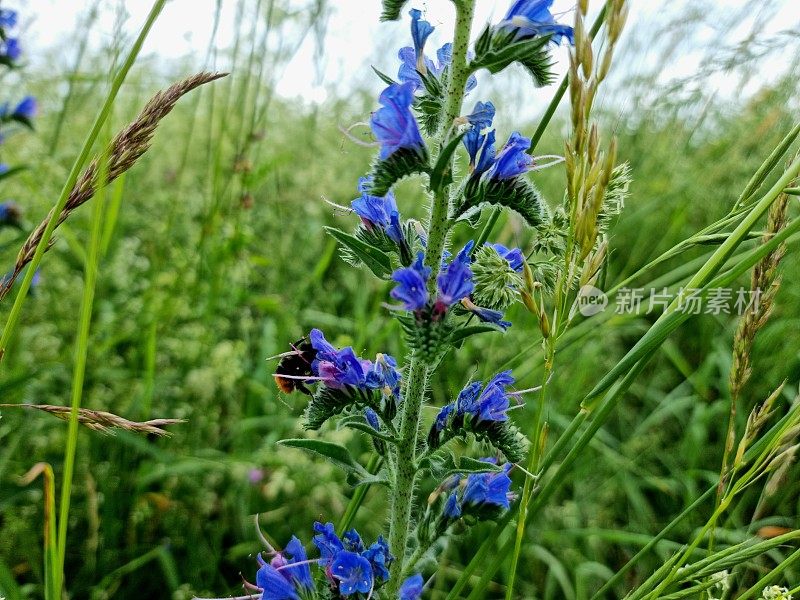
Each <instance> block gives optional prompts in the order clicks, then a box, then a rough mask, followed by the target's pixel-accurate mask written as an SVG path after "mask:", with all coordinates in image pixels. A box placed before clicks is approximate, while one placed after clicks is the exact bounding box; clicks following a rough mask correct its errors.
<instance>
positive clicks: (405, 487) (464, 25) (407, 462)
mask: <svg viewBox="0 0 800 600" xmlns="http://www.w3.org/2000/svg"><path fill="white" fill-rule="evenodd" d="M474 4H475V0H457V1H456V2H455V5H456V25H455V34H454V36H453V59H452V63H451V65H450V80H449V82H448V86H447V98H446V101H445V108H444V114H443V117H442V118H443V121H442V127H441V130H440V132H439V135H438V136H437V137H438V139H437V140H436V141H437V143H438V146H439V147H442V146H443V145H444V144H445V143H446V141H447V137H448V135H449V134H450V131H451V126H452V124H453V120H454V119H455V118H456V117H458V116H459V114H460V112H461V105H462V103H463V101H464V88H465V86H466V84H467V78H468V77H469V67H468V66H467V50H468V47H469V38H470V30H471V27H472V16H473V12H474ZM449 198H450V197H449V190H448V188H447V187H444V188H442V189H439V190H436V192H435V194H434V199H433V203H432V205H431V211H430V216H429V223H428V245H427V250H426V252H425V264H426V265H427V266H429V267H430V268H431V278H430V280H429V285H430V288H431V291H432V292H433V291H435V286H436V277H437V275H438V273H439V269H440V266H441V263H442V254H443V252H444V245H445V241H446V239H447V232H448V229H449V222H448V219H447V212H448V209H449ZM423 360H424V359H423V358H422V357H421V356H420V355H419V354H418V353H416V352H415V353H414V354H412V356H411V362H410V365H409V373H408V383H407V387H406V393H405V399H404V401H403V409H402V415H401V421H400V439H399V443H398V445H397V449H396V451H395V452H396V454H395V461H394V463H395V473H394V486H393V488H392V491H391V494H390V516H389V547H390V548H391V552H392V554H394V556H395V561H394V563H393V564H392V577H391V579H390V580H389V593H388V597H390V598H394V597H396V596H397V591H398V589H399V587H400V584H401V575H402V573H403V571H404V569H405V564H406V560H405V558H406V548H407V543H408V534H409V531H410V530H411V528H412V527H413V523H412V521H411V509H412V506H413V499H414V484H415V480H416V475H417V473H416V470H415V467H414V464H415V459H416V456H415V455H416V446H417V434H418V430H419V420H420V410H421V408H422V402H423V399H424V396H425V389H426V388H427V385H428V378H429V377H430V375H431V372H432V371H433V369H428V366H427V365H426V364H425V363H424V362H423Z"/></svg>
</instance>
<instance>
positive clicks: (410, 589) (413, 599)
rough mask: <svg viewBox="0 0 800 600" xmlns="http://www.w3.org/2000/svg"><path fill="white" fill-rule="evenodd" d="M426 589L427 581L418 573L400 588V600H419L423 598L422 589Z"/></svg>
mask: <svg viewBox="0 0 800 600" xmlns="http://www.w3.org/2000/svg"><path fill="white" fill-rule="evenodd" d="M423 587H425V580H424V579H422V575H420V574H419V573H417V574H416V575H412V576H411V577H409V578H408V579H406V580H405V581H404V582H403V585H401V586H400V597H399V600H419V599H420V598H421V597H422V588H423Z"/></svg>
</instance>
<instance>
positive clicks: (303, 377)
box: [272, 373, 322, 381]
mask: <svg viewBox="0 0 800 600" xmlns="http://www.w3.org/2000/svg"><path fill="white" fill-rule="evenodd" d="M272 376H273V377H280V378H281V379H300V380H301V381H322V377H314V376H313V375H282V374H280V373H273V374H272Z"/></svg>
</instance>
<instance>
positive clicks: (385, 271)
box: [323, 227, 392, 279]
mask: <svg viewBox="0 0 800 600" xmlns="http://www.w3.org/2000/svg"><path fill="white" fill-rule="evenodd" d="M323 229H325V231H326V232H327V233H328V234H329V235H331V236H333V237H334V238H335V239H336V240H337V241H338V242H339V243H340V244H343V245H344V246H345V247H346V248H347V249H348V250H349V251H350V252H352V253H353V255H354V256H355V257H356V258H357V259H358V260H359V261H361V262H362V263H364V264H365V265H366V266H367V267H368V268H369V270H370V271H372V272H373V273H374V274H375V275H376V276H377V277H380V278H381V279H387V278H388V277H389V275H391V273H392V261H391V260H390V259H389V257H388V256H387V255H386V253H384V252H382V251H381V250H379V249H378V248H375V247H374V246H370V245H369V244H367V243H365V242H362V241H361V240H359V239H358V238H357V237H355V236H353V235H350V234H349V233H345V232H344V231H342V230H340V229H336V228H334V227H324V228H323Z"/></svg>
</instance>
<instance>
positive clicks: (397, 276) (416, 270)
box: [390, 252, 431, 311]
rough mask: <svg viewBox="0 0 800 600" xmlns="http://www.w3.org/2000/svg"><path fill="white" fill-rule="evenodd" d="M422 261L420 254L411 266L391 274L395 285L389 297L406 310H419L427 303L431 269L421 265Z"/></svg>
mask: <svg viewBox="0 0 800 600" xmlns="http://www.w3.org/2000/svg"><path fill="white" fill-rule="evenodd" d="M423 259H424V257H423V254H422V252H420V253H419V254H418V255H417V260H416V261H415V262H414V264H413V265H411V266H410V267H403V268H401V269H397V270H396V271H395V272H394V273H392V279H393V280H394V281H396V282H397V285H396V286H395V287H394V289H393V290H392V291H391V292H390V295H391V296H392V298H394V299H395V300H400V301H401V302H402V303H403V308H405V309H406V310H412V311H414V310H420V309H422V308H424V307H425V305H426V304H427V303H428V289H427V285H428V277H430V275H431V269H430V267H426V266H425V265H424V264H423Z"/></svg>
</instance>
